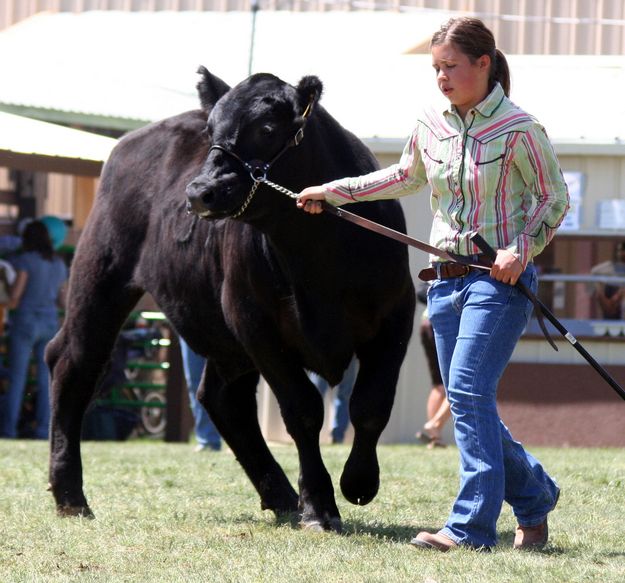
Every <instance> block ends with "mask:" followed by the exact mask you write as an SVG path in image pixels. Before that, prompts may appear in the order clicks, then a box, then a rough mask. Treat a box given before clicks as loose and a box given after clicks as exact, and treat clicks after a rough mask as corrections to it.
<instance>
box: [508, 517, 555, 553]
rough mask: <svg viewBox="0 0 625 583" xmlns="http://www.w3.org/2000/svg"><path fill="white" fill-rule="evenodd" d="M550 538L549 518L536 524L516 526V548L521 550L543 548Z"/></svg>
mask: <svg viewBox="0 0 625 583" xmlns="http://www.w3.org/2000/svg"><path fill="white" fill-rule="evenodd" d="M547 540H549V525H548V524H547V519H546V518H545V520H544V521H543V522H541V523H540V524H538V525H536V526H521V525H520V524H519V525H518V526H517V527H516V534H515V536H514V548H515V549H518V550H521V551H532V550H534V551H537V550H540V549H542V548H543V547H544V546H545V545H546V544H547Z"/></svg>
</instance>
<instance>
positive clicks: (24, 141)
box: [0, 112, 117, 176]
mask: <svg viewBox="0 0 625 583" xmlns="http://www.w3.org/2000/svg"><path fill="white" fill-rule="evenodd" d="M0 128H1V131H0V166H9V167H11V168H18V169H21V170H39V171H41V170H44V171H47V172H59V173H62V174H70V173H71V174H78V175H87V176H98V175H99V174H100V170H101V168H102V163H103V162H104V161H105V160H106V159H107V158H108V155H109V153H110V151H111V150H112V149H113V147H114V146H115V144H116V143H117V141H116V140H114V139H112V138H106V137H103V136H98V135H95V134H91V133H89V132H83V131H79V130H74V129H70V128H66V127H62V126H59V125H56V124H51V123H46V122H42V121H37V120H34V119H28V118H25V117H20V116H16V115H11V114H9V113H4V112H0Z"/></svg>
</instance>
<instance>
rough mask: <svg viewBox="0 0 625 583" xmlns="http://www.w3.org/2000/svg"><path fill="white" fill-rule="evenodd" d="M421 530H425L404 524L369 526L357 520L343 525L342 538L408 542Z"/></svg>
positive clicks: (369, 524)
mask: <svg viewBox="0 0 625 583" xmlns="http://www.w3.org/2000/svg"><path fill="white" fill-rule="evenodd" d="M421 530H427V529H425V528H419V527H415V526H406V525H405V524H371V523H366V522H361V521H359V520H350V521H348V522H346V523H345V524H343V536H353V535H360V536H362V535H365V536H371V537H373V538H379V539H384V540H385V541H391V542H397V543H408V542H410V540H411V539H413V538H414V536H415V535H416V534H417V533H418V532H420V531H421Z"/></svg>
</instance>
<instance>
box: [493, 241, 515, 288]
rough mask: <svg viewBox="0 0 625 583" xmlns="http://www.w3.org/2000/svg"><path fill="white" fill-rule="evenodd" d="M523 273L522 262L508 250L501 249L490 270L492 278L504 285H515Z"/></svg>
mask: <svg viewBox="0 0 625 583" xmlns="http://www.w3.org/2000/svg"><path fill="white" fill-rule="evenodd" d="M522 273H523V265H522V264H521V262H520V261H519V260H518V259H517V258H516V257H515V256H514V255H513V254H512V253H510V251H507V250H506V249H499V250H498V251H497V257H496V258H495V261H494V262H493V265H492V267H491V268H490V276H491V277H492V278H493V279H496V280H497V281H501V282H502V283H508V284H510V285H515V284H516V282H517V281H518V279H519V277H521V274H522Z"/></svg>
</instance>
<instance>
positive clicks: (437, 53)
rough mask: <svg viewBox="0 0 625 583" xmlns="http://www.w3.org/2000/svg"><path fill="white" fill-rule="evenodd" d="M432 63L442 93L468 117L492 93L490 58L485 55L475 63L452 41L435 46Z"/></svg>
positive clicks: (460, 112) (462, 114)
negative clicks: (489, 87)
mask: <svg viewBox="0 0 625 583" xmlns="http://www.w3.org/2000/svg"><path fill="white" fill-rule="evenodd" d="M431 52H432V66H433V67H434V70H435V71H436V82H437V83H438V88H439V89H440V90H441V92H442V94H443V95H444V96H445V97H447V99H449V101H450V102H451V104H452V105H455V106H456V108H457V110H458V113H459V114H460V115H461V116H462V118H463V119H464V117H465V116H466V114H467V112H468V111H469V110H470V109H471V108H472V107H473V106H475V105H477V104H478V103H480V102H481V101H483V100H484V99H485V98H486V96H487V95H488V77H489V72H490V57H489V56H488V55H482V56H481V57H479V58H478V59H476V60H475V62H473V63H472V62H471V59H469V57H468V56H467V55H466V54H464V53H463V52H461V51H460V49H459V48H458V47H457V46H456V45H455V44H453V43H451V42H446V43H443V44H441V45H435V46H433V47H432V51H431Z"/></svg>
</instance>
